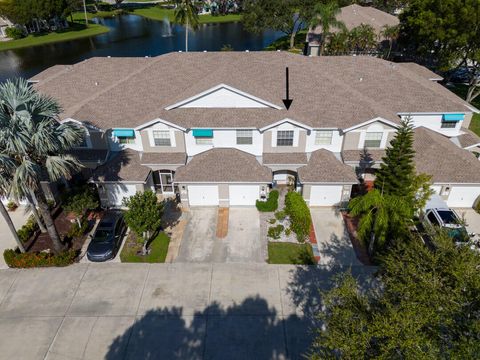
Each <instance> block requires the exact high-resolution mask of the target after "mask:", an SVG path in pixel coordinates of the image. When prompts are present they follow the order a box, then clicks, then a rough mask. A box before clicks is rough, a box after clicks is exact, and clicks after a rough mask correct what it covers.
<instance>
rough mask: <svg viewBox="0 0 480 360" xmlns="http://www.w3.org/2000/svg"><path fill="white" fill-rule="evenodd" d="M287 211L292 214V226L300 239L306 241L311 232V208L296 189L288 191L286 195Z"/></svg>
mask: <svg viewBox="0 0 480 360" xmlns="http://www.w3.org/2000/svg"><path fill="white" fill-rule="evenodd" d="M285 212H286V213H287V214H288V215H289V216H290V223H291V226H290V227H291V229H292V230H293V231H294V232H295V234H296V235H297V239H298V241H300V242H303V241H305V238H306V237H307V236H308V234H309V233H310V226H311V224H312V217H311V215H310V209H309V208H308V206H307V203H306V202H305V200H304V199H303V197H302V195H301V194H299V193H297V192H295V191H289V192H288V193H287V195H286V196H285Z"/></svg>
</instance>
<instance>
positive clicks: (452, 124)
mask: <svg viewBox="0 0 480 360" xmlns="http://www.w3.org/2000/svg"><path fill="white" fill-rule="evenodd" d="M456 127H457V121H446V120H442V129H455V128H456Z"/></svg>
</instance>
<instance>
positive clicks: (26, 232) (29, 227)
mask: <svg viewBox="0 0 480 360" xmlns="http://www.w3.org/2000/svg"><path fill="white" fill-rule="evenodd" d="M37 230H38V224H37V221H36V220H35V217H34V216H33V215H30V217H29V218H28V220H27V222H26V223H25V225H23V226H22V227H21V228H20V229H18V230H17V235H18V237H19V239H20V241H21V242H23V243H25V242H27V241H28V240H29V239H30V237H31V236H32V235H33V233H34V232H35V231H37Z"/></svg>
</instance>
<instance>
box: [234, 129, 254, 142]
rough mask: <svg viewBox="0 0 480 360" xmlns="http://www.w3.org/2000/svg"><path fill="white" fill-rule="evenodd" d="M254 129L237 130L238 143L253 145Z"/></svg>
mask: <svg viewBox="0 0 480 360" xmlns="http://www.w3.org/2000/svg"><path fill="white" fill-rule="evenodd" d="M252 136H253V135H252V130H237V145H252V144H253V137H252Z"/></svg>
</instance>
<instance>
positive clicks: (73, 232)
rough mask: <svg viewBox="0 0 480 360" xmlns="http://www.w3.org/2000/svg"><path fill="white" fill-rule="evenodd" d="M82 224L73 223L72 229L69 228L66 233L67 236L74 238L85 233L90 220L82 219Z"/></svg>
mask: <svg viewBox="0 0 480 360" xmlns="http://www.w3.org/2000/svg"><path fill="white" fill-rule="evenodd" d="M81 224H82V225H81V226H80V225H78V223H76V222H75V223H73V224H72V226H71V227H70V230H68V232H67V233H66V234H65V237H66V238H70V239H72V238H75V237H79V236H82V235H83V234H85V232H86V231H87V228H88V221H87V220H85V219H84V220H82V222H81Z"/></svg>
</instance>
